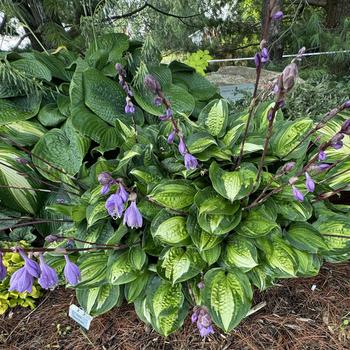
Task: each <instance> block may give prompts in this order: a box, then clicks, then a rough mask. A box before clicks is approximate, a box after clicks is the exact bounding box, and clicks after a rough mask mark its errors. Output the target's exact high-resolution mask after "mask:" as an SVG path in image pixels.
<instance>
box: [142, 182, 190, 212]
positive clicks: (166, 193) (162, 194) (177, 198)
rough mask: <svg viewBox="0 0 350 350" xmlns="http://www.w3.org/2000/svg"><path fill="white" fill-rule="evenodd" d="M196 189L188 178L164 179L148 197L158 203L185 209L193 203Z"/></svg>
mask: <svg viewBox="0 0 350 350" xmlns="http://www.w3.org/2000/svg"><path fill="white" fill-rule="evenodd" d="M195 194H196V189H195V188H194V187H193V186H192V185H191V183H190V182H189V181H186V180H167V181H162V182H161V183H160V184H159V185H158V186H156V187H155V188H154V189H153V190H152V192H151V193H150V194H149V195H148V197H149V198H150V199H151V200H152V201H155V202H156V203H158V204H160V205H162V206H164V207H167V208H170V209H175V210H177V209H183V208H186V207H189V206H190V205H192V204H193V198H194V195H195Z"/></svg>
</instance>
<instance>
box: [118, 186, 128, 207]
mask: <svg viewBox="0 0 350 350" xmlns="http://www.w3.org/2000/svg"><path fill="white" fill-rule="evenodd" d="M117 195H118V196H119V197H120V198H121V199H122V201H123V202H124V203H125V202H127V200H128V199H129V193H128V191H127V190H126V189H125V188H124V186H123V185H122V184H119V188H118V191H117Z"/></svg>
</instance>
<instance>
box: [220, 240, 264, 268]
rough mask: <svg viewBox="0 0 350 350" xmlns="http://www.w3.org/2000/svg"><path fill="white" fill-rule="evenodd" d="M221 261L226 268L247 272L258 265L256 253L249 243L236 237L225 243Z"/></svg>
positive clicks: (252, 245)
mask: <svg viewBox="0 0 350 350" xmlns="http://www.w3.org/2000/svg"><path fill="white" fill-rule="evenodd" d="M223 260H224V263H225V264H226V265H227V266H228V267H238V268H240V269H243V270H244V271H249V270H251V269H252V268H254V267H255V266H257V265H258V252H257V250H256V247H255V245H254V244H253V243H252V242H251V241H249V240H247V239H246V238H243V237H239V236H236V237H233V238H231V239H230V240H229V241H228V242H227V245H226V247H225V255H224V258H223Z"/></svg>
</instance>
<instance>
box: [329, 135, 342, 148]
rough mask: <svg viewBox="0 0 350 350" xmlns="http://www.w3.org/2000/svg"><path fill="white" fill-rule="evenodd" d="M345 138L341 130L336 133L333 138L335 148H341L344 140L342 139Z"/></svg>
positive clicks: (332, 142) (332, 143)
mask: <svg viewBox="0 0 350 350" xmlns="http://www.w3.org/2000/svg"><path fill="white" fill-rule="evenodd" d="M343 138H344V135H343V134H342V133H340V132H338V133H337V134H335V135H334V136H333V137H332V139H331V145H332V147H333V148H334V149H340V148H342V147H343V145H344V144H343V141H342V139H343Z"/></svg>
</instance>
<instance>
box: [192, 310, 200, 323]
mask: <svg viewBox="0 0 350 350" xmlns="http://www.w3.org/2000/svg"><path fill="white" fill-rule="evenodd" d="M198 314H199V310H196V311H194V312H193V314H192V315H191V322H192V323H195V322H197V320H198Z"/></svg>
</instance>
